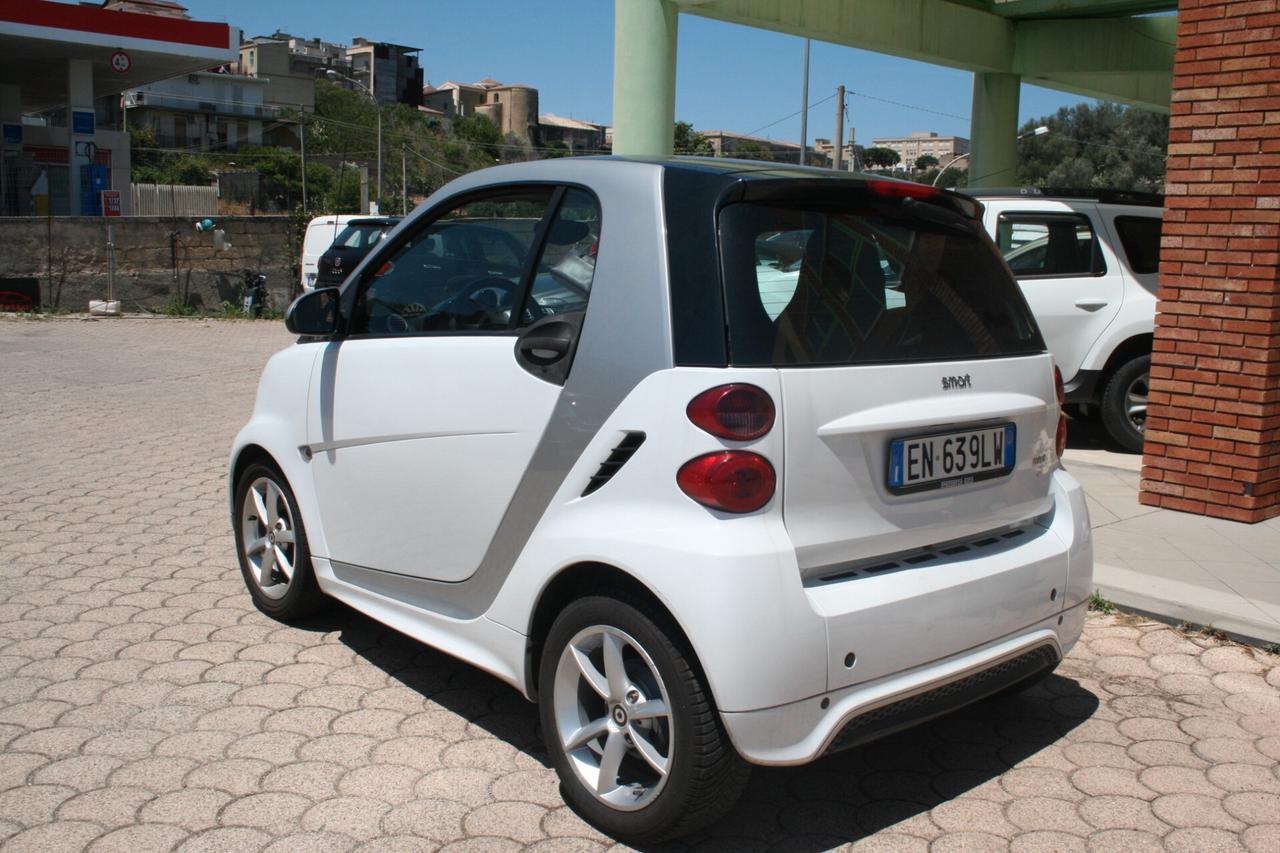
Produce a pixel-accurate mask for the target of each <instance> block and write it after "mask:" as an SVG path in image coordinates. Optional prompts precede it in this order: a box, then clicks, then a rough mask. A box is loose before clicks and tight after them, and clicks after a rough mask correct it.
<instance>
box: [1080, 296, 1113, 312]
mask: <svg viewBox="0 0 1280 853" xmlns="http://www.w3.org/2000/svg"><path fill="white" fill-rule="evenodd" d="M1076 307H1077V308H1081V309H1084V310H1085V311H1097V310H1098V309H1099V308H1106V307H1107V300H1105V299H1077V300H1076Z"/></svg>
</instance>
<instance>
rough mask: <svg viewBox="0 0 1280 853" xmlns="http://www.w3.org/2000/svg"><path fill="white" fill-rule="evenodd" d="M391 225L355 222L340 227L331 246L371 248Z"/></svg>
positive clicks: (335, 247) (339, 247)
mask: <svg viewBox="0 0 1280 853" xmlns="http://www.w3.org/2000/svg"><path fill="white" fill-rule="evenodd" d="M391 228H392V226H390V225H387V224H385V223H373V222H357V223H353V224H351V225H348V226H347V227H346V228H344V229H342V233H340V234H339V235H338V237H337V239H336V240H334V241H333V245H332V246H331V248H334V249H371V248H373V246H374V245H375V244H376V243H377V242H378V241H379V240H381V239H382V237H383V235H384V234H386V233H387V232H388V231H390V230H391Z"/></svg>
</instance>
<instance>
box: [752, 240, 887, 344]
mask: <svg viewBox="0 0 1280 853" xmlns="http://www.w3.org/2000/svg"><path fill="white" fill-rule="evenodd" d="M884 286H885V280H884V270H883V269H882V268H881V266H880V248H879V246H877V245H876V243H875V241H874V240H873V239H872V238H871V236H870V235H868V234H866V233H863V232H861V231H858V230H857V229H854V228H852V227H851V226H850V225H849V224H848V223H846V222H844V221H843V220H842V219H840V218H838V217H835V216H828V217H826V218H825V224H824V227H822V228H815V229H814V232H813V234H812V236H810V238H809V242H808V245H807V246H806V247H805V253H804V258H803V260H802V261H801V265H800V275H799V278H798V279H797V282H796V291H795V294H794V296H792V298H791V302H790V303H788V304H787V307H786V308H784V309H783V310H782V313H781V314H780V315H779V316H778V331H777V336H776V338H775V346H774V355H775V360H776V362H777V363H779V364H787V363H817V364H822V363H841V362H846V361H848V360H849V359H850V358H851V357H852V356H853V355H854V354H855V353H856V352H858V350H859V349H860V345H861V344H862V342H863V341H864V340H865V339H866V337H867V335H868V334H870V332H871V330H872V328H873V327H874V326H875V324H876V322H877V321H878V320H879V319H880V316H881V315H882V314H883V313H884V312H885V310H886V302H885V292H884Z"/></svg>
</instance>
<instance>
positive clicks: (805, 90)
mask: <svg viewBox="0 0 1280 853" xmlns="http://www.w3.org/2000/svg"><path fill="white" fill-rule="evenodd" d="M808 147H809V40H808V39H805V40H804V83H802V84H801V88H800V165H801V166H803V165H804V162H805V156H804V154H805V149H806V148H808Z"/></svg>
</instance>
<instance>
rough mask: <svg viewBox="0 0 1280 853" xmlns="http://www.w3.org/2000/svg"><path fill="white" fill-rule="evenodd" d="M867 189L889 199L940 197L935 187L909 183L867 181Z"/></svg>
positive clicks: (939, 191)
mask: <svg viewBox="0 0 1280 853" xmlns="http://www.w3.org/2000/svg"><path fill="white" fill-rule="evenodd" d="M867 189H869V190H871V191H872V192H873V193H875V194H876V195H882V196H888V197H889V198H933V197H935V196H940V195H942V190H940V189H938V188H937V187H931V186H929V185H928V184H917V183H914V182H911V181H867Z"/></svg>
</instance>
